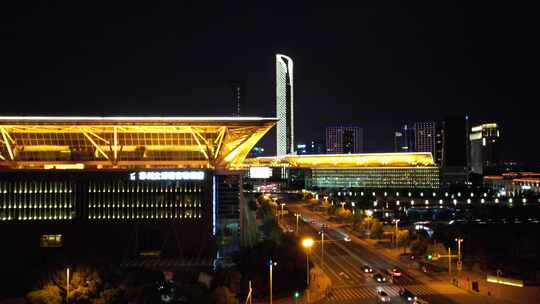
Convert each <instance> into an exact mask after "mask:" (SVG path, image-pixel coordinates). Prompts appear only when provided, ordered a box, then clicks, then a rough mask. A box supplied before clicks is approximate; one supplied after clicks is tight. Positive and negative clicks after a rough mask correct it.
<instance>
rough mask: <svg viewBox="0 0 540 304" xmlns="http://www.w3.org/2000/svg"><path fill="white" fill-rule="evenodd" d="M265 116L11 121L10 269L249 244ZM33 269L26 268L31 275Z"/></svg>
mask: <svg viewBox="0 0 540 304" xmlns="http://www.w3.org/2000/svg"><path fill="white" fill-rule="evenodd" d="M274 124H275V119H265V118H254V117H246V118H231V117H222V118H219V117H218V118H210V117H206V118H204V117H191V118H190V117H187V118H186V117H166V118H163V117H0V132H1V133H2V136H1V137H0V229H1V231H2V234H1V235H0V241H1V243H2V244H3V246H2V253H1V257H2V259H0V261H1V262H0V263H1V264H2V265H0V267H2V269H3V270H2V272H4V273H11V274H21V273H23V272H24V271H26V270H29V271H30V269H32V268H33V267H34V266H39V265H43V264H46V263H48V262H53V261H58V260H70V259H74V258H77V259H80V258H101V257H103V258H107V259H117V260H122V259H129V258H133V257H137V256H140V255H158V256H161V257H201V256H214V255H215V254H216V250H217V246H216V239H217V238H219V237H221V238H222V240H226V242H224V241H221V242H220V243H221V244H225V245H222V246H221V249H220V250H223V251H226V252H228V251H230V250H231V247H238V245H239V243H240V242H241V240H242V235H241V231H242V230H241V222H242V221H241V220H240V215H241V214H240V213H241V210H242V208H241V205H242V203H243V201H242V195H241V189H242V182H241V176H242V175H241V173H240V172H241V171H240V170H238V169H239V168H240V166H241V165H242V163H243V160H244V158H245V157H246V155H247V154H248V153H249V151H250V150H251V149H252V148H253V146H254V145H255V144H256V143H257V141H258V140H259V139H260V138H261V137H262V136H263V135H264V134H265V133H266V132H267V131H268V130H269V129H270V128H272V126H273V125H274ZM23 268H24V269H23Z"/></svg>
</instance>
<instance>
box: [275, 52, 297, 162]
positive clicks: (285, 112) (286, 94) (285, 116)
mask: <svg viewBox="0 0 540 304" xmlns="http://www.w3.org/2000/svg"><path fill="white" fill-rule="evenodd" d="M293 96H294V95H293V61H292V59H291V58H290V57H287V56H285V55H281V54H277V55H276V116H277V118H278V119H279V121H278V123H277V127H276V155H278V156H279V155H285V154H290V153H293V152H294V99H293Z"/></svg>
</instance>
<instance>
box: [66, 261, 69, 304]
mask: <svg viewBox="0 0 540 304" xmlns="http://www.w3.org/2000/svg"><path fill="white" fill-rule="evenodd" d="M66 303H69V267H68V268H66Z"/></svg>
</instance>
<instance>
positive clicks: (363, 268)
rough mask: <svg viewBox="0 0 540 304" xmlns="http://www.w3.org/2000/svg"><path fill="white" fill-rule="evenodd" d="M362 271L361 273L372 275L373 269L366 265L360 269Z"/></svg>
mask: <svg viewBox="0 0 540 304" xmlns="http://www.w3.org/2000/svg"><path fill="white" fill-rule="evenodd" d="M362 271H363V272H364V273H373V268H371V267H369V266H368V265H364V266H363V267H362Z"/></svg>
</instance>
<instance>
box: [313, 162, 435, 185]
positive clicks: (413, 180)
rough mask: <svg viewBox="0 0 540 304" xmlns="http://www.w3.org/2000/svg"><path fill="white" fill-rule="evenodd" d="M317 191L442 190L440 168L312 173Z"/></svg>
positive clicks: (335, 170) (346, 170)
mask: <svg viewBox="0 0 540 304" xmlns="http://www.w3.org/2000/svg"><path fill="white" fill-rule="evenodd" d="M311 186H312V187H317V188H427V189H436V188H439V186H440V177H439V168H437V167H425V168H421V167H418V168H416V167H408V168H355V169H312V170H311Z"/></svg>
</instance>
